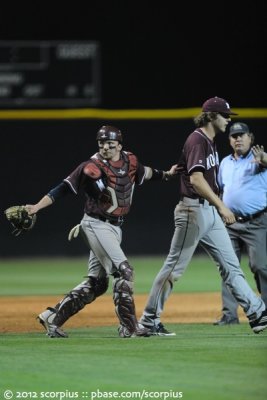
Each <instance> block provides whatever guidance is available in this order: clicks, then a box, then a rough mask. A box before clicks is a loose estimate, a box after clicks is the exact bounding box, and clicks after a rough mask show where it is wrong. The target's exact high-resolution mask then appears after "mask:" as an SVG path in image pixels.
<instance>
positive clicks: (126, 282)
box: [113, 261, 134, 296]
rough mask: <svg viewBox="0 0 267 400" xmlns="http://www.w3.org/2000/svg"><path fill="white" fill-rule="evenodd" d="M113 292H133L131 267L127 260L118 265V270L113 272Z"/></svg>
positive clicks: (127, 293)
mask: <svg viewBox="0 0 267 400" xmlns="http://www.w3.org/2000/svg"><path fill="white" fill-rule="evenodd" d="M114 277H115V279H114V282H113V292H114V295H115V296H116V293H124V296H127V295H130V296H131V295H132V294H133V279H134V277H133V268H132V267H131V266H130V265H129V263H128V262H127V261H124V262H123V263H121V264H120V265H119V268H118V271H117V272H116V273H115V274H114Z"/></svg>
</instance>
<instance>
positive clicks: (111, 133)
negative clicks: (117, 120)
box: [96, 125, 122, 143]
mask: <svg viewBox="0 0 267 400" xmlns="http://www.w3.org/2000/svg"><path fill="white" fill-rule="evenodd" d="M96 140H118V142H120V143H121V142H122V134H121V131H120V130H119V129H118V128H116V127H115V126H110V125H104V126H102V127H101V128H100V129H99V131H98V132H97V134H96Z"/></svg>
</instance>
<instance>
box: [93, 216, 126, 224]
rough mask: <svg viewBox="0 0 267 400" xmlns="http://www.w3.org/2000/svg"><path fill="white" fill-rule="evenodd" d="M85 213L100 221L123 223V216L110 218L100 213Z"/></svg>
mask: <svg viewBox="0 0 267 400" xmlns="http://www.w3.org/2000/svg"><path fill="white" fill-rule="evenodd" d="M87 215H89V217H92V218H94V219H99V220H100V221H103V222H109V223H110V224H111V225H115V226H121V225H122V224H123V217H119V218H116V219H111V218H106V217H104V216H102V215H98V214H87Z"/></svg>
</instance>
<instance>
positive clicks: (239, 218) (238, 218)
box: [235, 207, 267, 223]
mask: <svg viewBox="0 0 267 400" xmlns="http://www.w3.org/2000/svg"><path fill="white" fill-rule="evenodd" d="M266 211H267V207H265V208H264V209H263V210H261V211H258V212H256V213H255V214H250V215H235V219H236V222H241V223H243V222H248V221H252V220H253V219H255V218H258V217H260V216H261V215H262V214H264V213H265V212H266Z"/></svg>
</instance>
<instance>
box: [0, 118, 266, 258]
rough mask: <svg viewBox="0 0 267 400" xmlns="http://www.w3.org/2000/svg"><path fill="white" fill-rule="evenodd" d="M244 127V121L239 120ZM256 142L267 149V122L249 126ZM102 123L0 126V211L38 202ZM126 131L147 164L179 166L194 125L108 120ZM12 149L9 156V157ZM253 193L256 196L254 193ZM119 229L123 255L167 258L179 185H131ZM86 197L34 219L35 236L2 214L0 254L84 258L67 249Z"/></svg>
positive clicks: (224, 142) (78, 247)
mask: <svg viewBox="0 0 267 400" xmlns="http://www.w3.org/2000/svg"><path fill="white" fill-rule="evenodd" d="M243 121H246V120H243ZM246 122H247V123H248V124H249V126H250V127H251V130H252V131H253V132H255V134H256V137H257V139H258V141H257V142H258V143H260V144H263V145H265V147H267V139H266V131H267V120H266V119H265V120H247V121H246ZM102 123H104V121H89V120H83V121H79V120H73V121H65V122H63V121H36V122H32V121H8V122H3V121H2V122H0V129H1V137H2V138H3V141H2V145H1V153H2V156H1V165H2V168H1V175H2V173H3V175H2V179H1V181H2V185H1V186H2V188H1V209H2V211H3V210H4V209H5V208H7V207H8V206H11V205H15V204H26V203H35V202H37V201H39V199H40V198H41V197H42V196H43V195H44V194H46V193H47V192H48V190H49V189H51V188H52V187H54V186H55V185H57V184H58V183H59V182H60V181H61V180H62V179H63V178H65V177H66V176H67V175H68V174H69V173H70V172H71V171H72V170H73V169H74V168H75V167H76V166H77V165H78V164H79V163H80V162H81V161H84V160H86V159H88V157H89V156H90V155H92V154H93V153H94V152H95V150H96V143H95V133H96V131H97V129H98V128H99V127H100V126H101V125H102ZM112 123H113V124H115V125H117V126H120V128H121V129H122V131H123V132H124V133H125V141H124V148H125V149H127V150H131V151H133V152H134V153H135V154H136V155H137V156H138V157H139V160H140V161H141V162H142V163H144V164H145V165H151V166H154V167H157V168H160V169H167V168H169V167H170V166H171V165H172V164H174V163H175V162H176V160H177V159H178V157H179V155H180V151H181V148H182V144H183V142H184V140H185V138H186V136H187V135H188V133H190V132H191V131H192V129H193V122H192V121H191V120H179V121H178V120H169V121H166V120H164V121H163V120H160V121H150V120H148V121H112ZM227 136H228V135H227V134H221V135H220V136H219V137H218V148H219V152H220V156H221V157H223V156H224V155H226V154H228V153H229V151H230V148H229V145H228V137H227ZM10 149H12V152H11V151H10ZM255 195H256V194H255ZM133 199H134V201H133V206H132V209H131V212H130V214H129V215H128V217H127V218H126V221H125V224H124V238H123V248H124V249H125V251H126V252H127V253H129V254H130V253H143V254H152V253H158V254H162V253H166V252H167V251H168V248H169V242H170V240H171V236H172V233H173V210H174V207H175V205H176V203H177V201H178V199H179V186H178V183H177V181H172V182H168V183H167V182H147V183H145V184H144V185H142V186H139V187H136V189H135V193H134V198H133ZM83 200H84V198H83V196H77V197H76V196H72V195H70V196H69V197H67V198H64V199H62V200H60V201H58V202H56V203H55V204H54V205H53V206H51V207H50V208H47V209H45V210H43V211H41V212H40V213H39V214H38V219H37V224H36V226H35V228H34V230H33V231H31V232H28V233H27V234H25V235H21V236H19V237H17V238H15V237H13V236H12V235H11V229H10V226H9V224H8V222H7V221H6V220H5V218H4V215H3V213H2V212H1V214H0V235H1V251H0V254H1V256H4V257H7V256H22V255H78V254H81V253H84V252H86V248H85V245H84V244H83V242H82V241H81V240H80V239H77V240H76V241H73V242H71V243H68V241H67V234H68V231H69V229H70V228H71V227H72V226H73V225H74V224H77V223H78V222H79V221H80V219H81V217H82V214H83Z"/></svg>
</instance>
